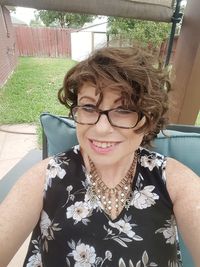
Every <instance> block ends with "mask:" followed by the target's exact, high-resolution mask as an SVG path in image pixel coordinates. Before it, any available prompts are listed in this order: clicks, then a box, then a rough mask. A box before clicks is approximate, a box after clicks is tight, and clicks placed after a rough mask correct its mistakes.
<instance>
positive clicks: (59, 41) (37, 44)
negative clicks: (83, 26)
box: [14, 26, 72, 57]
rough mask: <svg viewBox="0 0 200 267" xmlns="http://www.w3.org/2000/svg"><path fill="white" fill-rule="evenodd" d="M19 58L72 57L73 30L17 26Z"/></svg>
mask: <svg viewBox="0 0 200 267" xmlns="http://www.w3.org/2000/svg"><path fill="white" fill-rule="evenodd" d="M14 28H15V35H16V43H17V48H18V51H19V56H33V57H70V56H71V35H70V33H71V32H72V30H70V29H62V28H47V27H45V28H34V27H28V26H15V27H14Z"/></svg>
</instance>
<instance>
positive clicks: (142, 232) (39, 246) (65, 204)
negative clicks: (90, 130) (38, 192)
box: [23, 146, 182, 267]
mask: <svg viewBox="0 0 200 267" xmlns="http://www.w3.org/2000/svg"><path fill="white" fill-rule="evenodd" d="M165 165H166V158H165V157H164V156H162V155H160V154H158V153H155V152H150V151H149V150H146V149H144V148H140V149H139V156H138V162H137V167H136V173H135V177H134V179H133V185H132V194H131V198H130V199H129V202H128V203H126V207H125V208H124V209H123V210H122V212H121V213H120V215H119V216H118V217H117V218H116V219H114V220H112V219H110V218H109V217H108V215H107V214H106V213H104V211H103V210H102V206H101V203H100V202H99V200H98V199H97V198H94V197H92V196H91V190H90V189H91V186H90V185H91V184H90V176H89V175H88V174H87V172H86V170H85V166H84V162H83V159H82V155H81V153H80V149H79V146H75V147H74V148H73V149H72V150H70V151H69V152H66V153H62V154H58V155H56V156H55V157H54V158H52V159H51V160H50V162H49V165H48V169H47V176H46V184H45V191H44V206H43V210H42V212H41V217H40V220H39V222H38V224H37V225H36V227H35V229H34V231H33V234H32V238H31V241H30V245H29V249H28V253H27V256H26V259H25V262H24V265H23V266H26V267H39V266H43V267H67V266H68V267H69V266H71V267H72V266H74V267H149V266H151V267H154V266H159V267H180V266H182V263H181V255H180V251H179V246H178V235H177V227H176V221H175V218H174V214H173V205H172V202H171V200H170V197H169V194H168V192H167V189H166V179H165Z"/></svg>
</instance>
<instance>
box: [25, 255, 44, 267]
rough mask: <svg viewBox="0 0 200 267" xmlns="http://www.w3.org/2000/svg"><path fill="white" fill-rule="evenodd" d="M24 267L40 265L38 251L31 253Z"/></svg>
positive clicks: (37, 266)
mask: <svg viewBox="0 0 200 267" xmlns="http://www.w3.org/2000/svg"><path fill="white" fill-rule="evenodd" d="M26 267H42V258H41V254H40V253H39V252H38V253H37V254H34V255H32V256H31V257H30V258H29V259H28V263H27V264H26Z"/></svg>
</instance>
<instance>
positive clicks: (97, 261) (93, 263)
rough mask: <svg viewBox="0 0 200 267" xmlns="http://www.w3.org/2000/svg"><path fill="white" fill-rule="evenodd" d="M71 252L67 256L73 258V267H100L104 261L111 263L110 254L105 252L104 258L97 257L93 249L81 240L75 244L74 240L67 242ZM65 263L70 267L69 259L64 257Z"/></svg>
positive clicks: (107, 251)
mask: <svg viewBox="0 0 200 267" xmlns="http://www.w3.org/2000/svg"><path fill="white" fill-rule="evenodd" d="M67 243H68V245H69V247H70V248H71V249H72V252H70V253H68V255H67V256H70V257H73V258H74V260H75V264H74V265H73V266H74V267H98V266H99V267H102V266H103V265H104V263H105V261H112V252H111V251H109V250H106V252H105V256H104V258H102V257H97V255H96V251H95V248H94V247H93V246H90V245H88V244H84V243H82V242H81V240H79V241H78V243H77V244H76V243H75V241H74V240H71V241H70V242H67ZM66 263H67V264H68V265H69V266H71V263H70V259H69V258H68V257H66Z"/></svg>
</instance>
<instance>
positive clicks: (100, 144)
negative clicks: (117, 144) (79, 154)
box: [93, 141, 114, 148]
mask: <svg viewBox="0 0 200 267" xmlns="http://www.w3.org/2000/svg"><path fill="white" fill-rule="evenodd" d="M93 144H94V145H95V146H97V147H100V148H107V147H111V146H114V143H106V142H103V143H100V142H96V141H93Z"/></svg>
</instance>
